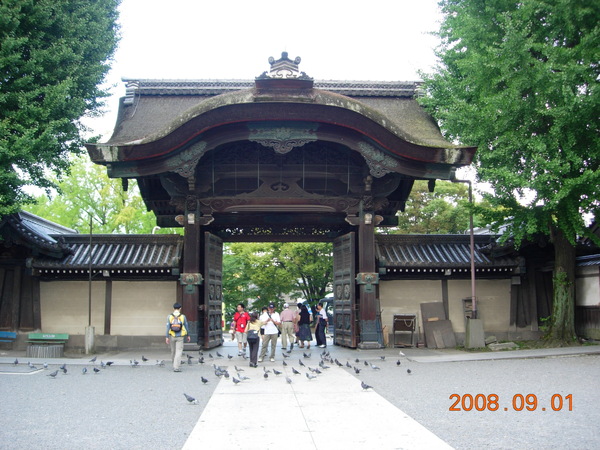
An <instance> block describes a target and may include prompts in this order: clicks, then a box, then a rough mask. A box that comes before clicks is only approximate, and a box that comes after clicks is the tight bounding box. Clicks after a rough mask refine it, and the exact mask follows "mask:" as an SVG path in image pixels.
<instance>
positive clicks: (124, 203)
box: [24, 155, 181, 233]
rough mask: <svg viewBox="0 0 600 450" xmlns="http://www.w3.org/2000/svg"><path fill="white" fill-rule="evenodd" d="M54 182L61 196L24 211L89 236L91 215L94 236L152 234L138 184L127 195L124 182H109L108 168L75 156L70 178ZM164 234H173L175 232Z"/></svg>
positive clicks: (152, 221)
mask: <svg viewBox="0 0 600 450" xmlns="http://www.w3.org/2000/svg"><path fill="white" fill-rule="evenodd" d="M50 181H52V182H53V183H55V184H56V186H57V187H58V189H59V190H60V192H61V193H60V194H57V193H54V194H53V195H51V196H47V195H41V196H39V197H37V198H36V203H35V204H30V205H25V206H24V209H26V210H27V211H29V212H32V213H34V214H37V215H38V216H40V217H43V218H45V219H48V220H51V221H53V222H56V223H59V224H61V225H64V226H66V227H69V228H73V229H75V230H77V231H79V232H80V233H89V230H90V228H89V227H90V215H91V217H92V218H93V232H94V233H151V232H152V231H153V229H154V226H155V225H156V217H155V215H154V213H153V212H151V211H146V207H145V205H144V202H143V201H142V198H141V195H140V192H139V189H138V187H137V183H135V181H134V182H132V183H130V184H129V189H128V190H127V191H124V190H123V186H122V184H121V180H120V179H112V178H108V176H107V174H106V169H105V168H104V166H99V165H96V164H93V163H92V162H91V161H90V160H89V158H87V156H83V155H81V156H73V158H72V166H71V170H70V175H69V176H68V177H65V178H63V179H62V180H58V179H56V178H51V179H50ZM178 230H181V229H178ZM160 232H163V233H165V232H167V233H172V232H173V229H164V230H160Z"/></svg>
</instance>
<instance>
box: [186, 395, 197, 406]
mask: <svg viewBox="0 0 600 450" xmlns="http://www.w3.org/2000/svg"><path fill="white" fill-rule="evenodd" d="M183 395H185V399H186V400H187V401H188V402H189V403H190V404H192V405H197V404H198V400H196V399H195V398H194V397H192V396H191V395H187V394H186V393H185V392H184V393H183Z"/></svg>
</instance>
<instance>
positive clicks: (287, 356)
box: [281, 352, 290, 358]
mask: <svg viewBox="0 0 600 450" xmlns="http://www.w3.org/2000/svg"><path fill="white" fill-rule="evenodd" d="M281 353H282V354H283V357H284V358H289V357H290V355H288V354H287V353H286V352H281Z"/></svg>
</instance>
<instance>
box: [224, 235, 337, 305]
mask: <svg viewBox="0 0 600 450" xmlns="http://www.w3.org/2000/svg"><path fill="white" fill-rule="evenodd" d="M332 259H333V255H332V249H331V244H327V243H314V242H311V243H299V242H288V243H235V244H229V245H227V246H226V248H225V250H224V255H223V297H224V299H225V303H226V308H225V309H226V311H233V309H235V305H236V304H237V303H240V302H243V303H247V301H248V299H252V300H253V301H254V303H253V306H254V307H255V308H260V307H262V306H265V305H266V304H267V303H269V302H275V303H282V300H283V298H284V296H285V295H289V296H291V297H292V298H294V297H298V296H302V297H303V298H307V299H320V298H323V297H324V296H325V294H326V292H327V289H328V288H329V286H330V283H331V277H332V272H333V261H332ZM259 297H260V299H259V300H257V299H258V298H259Z"/></svg>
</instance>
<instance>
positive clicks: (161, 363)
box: [156, 359, 165, 367]
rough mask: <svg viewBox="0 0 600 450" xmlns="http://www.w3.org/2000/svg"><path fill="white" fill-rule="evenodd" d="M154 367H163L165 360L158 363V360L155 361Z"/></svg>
mask: <svg viewBox="0 0 600 450" xmlns="http://www.w3.org/2000/svg"><path fill="white" fill-rule="evenodd" d="M156 365H157V366H158V367H165V360H164V359H161V360H160V361H159V360H158V359H157V360H156Z"/></svg>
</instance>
